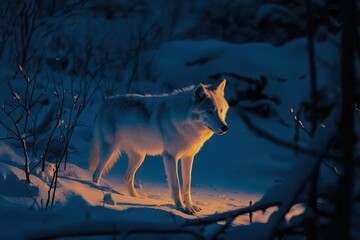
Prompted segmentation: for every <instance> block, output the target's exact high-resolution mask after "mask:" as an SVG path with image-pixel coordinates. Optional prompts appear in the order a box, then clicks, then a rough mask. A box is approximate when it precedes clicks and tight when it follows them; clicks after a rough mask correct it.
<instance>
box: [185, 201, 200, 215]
mask: <svg viewBox="0 0 360 240" xmlns="http://www.w3.org/2000/svg"><path fill="white" fill-rule="evenodd" d="M185 209H186V210H187V211H188V212H189V213H190V214H193V215H195V214H196V213H197V212H200V211H201V208H200V207H198V206H196V205H194V204H189V203H185Z"/></svg>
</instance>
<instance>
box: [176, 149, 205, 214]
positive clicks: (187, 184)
mask: <svg viewBox="0 0 360 240" xmlns="http://www.w3.org/2000/svg"><path fill="white" fill-rule="evenodd" d="M193 161H194V156H187V157H183V158H182V159H181V173H182V179H183V189H182V194H183V199H184V203H185V208H186V210H187V211H189V212H191V213H192V214H195V213H196V212H199V211H201V208H200V207H198V206H196V205H194V204H193V201H192V199H191V190H190V188H191V171H192V165H193Z"/></svg>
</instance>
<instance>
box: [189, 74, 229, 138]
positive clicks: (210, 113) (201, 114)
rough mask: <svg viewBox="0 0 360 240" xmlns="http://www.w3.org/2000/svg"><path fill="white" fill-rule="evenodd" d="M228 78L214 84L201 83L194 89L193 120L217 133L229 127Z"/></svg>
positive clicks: (225, 130) (223, 131)
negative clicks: (226, 91)
mask: <svg viewBox="0 0 360 240" xmlns="http://www.w3.org/2000/svg"><path fill="white" fill-rule="evenodd" d="M225 85H226V80H225V79H224V80H222V81H219V82H217V83H215V84H213V85H203V84H201V83H200V84H199V85H198V86H196V87H195V88H194V90H193V95H192V100H193V106H194V107H193V108H192V109H191V118H192V120H194V121H196V122H198V123H200V124H201V125H202V126H204V127H207V128H209V129H210V130H211V131H213V132H214V133H216V134H219V135H221V134H224V133H225V132H227V130H228V129H229V128H228V126H227V124H226V122H225V118H226V113H227V111H228V109H229V105H228V103H227V102H226V100H225V98H224V89H225Z"/></svg>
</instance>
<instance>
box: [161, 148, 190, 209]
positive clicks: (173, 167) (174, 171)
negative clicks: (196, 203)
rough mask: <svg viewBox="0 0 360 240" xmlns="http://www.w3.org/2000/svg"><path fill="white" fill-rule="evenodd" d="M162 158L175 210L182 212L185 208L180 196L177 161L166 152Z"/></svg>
mask: <svg viewBox="0 0 360 240" xmlns="http://www.w3.org/2000/svg"><path fill="white" fill-rule="evenodd" d="M162 156H163V160H164V165H165V171H166V176H167V180H168V183H169V187H170V191H171V196H172V198H173V199H174V202H175V206H176V208H177V209H179V210H181V211H184V209H185V207H184V204H183V203H182V200H181V195H180V184H179V176H178V167H177V159H175V158H174V157H173V156H172V155H171V154H169V153H168V152H164V153H163V155H162Z"/></svg>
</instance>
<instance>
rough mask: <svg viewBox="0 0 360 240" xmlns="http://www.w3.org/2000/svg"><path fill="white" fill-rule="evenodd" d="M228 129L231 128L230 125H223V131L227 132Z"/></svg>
mask: <svg viewBox="0 0 360 240" xmlns="http://www.w3.org/2000/svg"><path fill="white" fill-rule="evenodd" d="M228 130H229V127H228V126H226V125H224V126H222V127H221V131H222V132H223V133H226V132H227V131H228Z"/></svg>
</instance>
